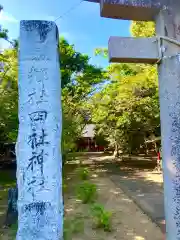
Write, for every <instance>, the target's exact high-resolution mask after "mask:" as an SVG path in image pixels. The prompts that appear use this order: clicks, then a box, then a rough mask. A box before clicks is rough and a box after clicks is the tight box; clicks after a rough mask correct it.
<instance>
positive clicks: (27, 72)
mask: <svg viewBox="0 0 180 240" xmlns="http://www.w3.org/2000/svg"><path fill="white" fill-rule="evenodd" d="M58 42H59V38H58V29H57V27H56V25H55V23H53V22H48V21H21V24H20V52H19V82H18V85H19V133H18V140H17V144H16V155H17V183H18V215H19V216H18V232H17V240H35V239H36V240H59V239H63V237H62V235H63V226H62V225H63V201H62V159H61V127H62V119H61V84H60V65H59V53H58Z"/></svg>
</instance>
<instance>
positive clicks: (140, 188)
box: [70, 153, 165, 233]
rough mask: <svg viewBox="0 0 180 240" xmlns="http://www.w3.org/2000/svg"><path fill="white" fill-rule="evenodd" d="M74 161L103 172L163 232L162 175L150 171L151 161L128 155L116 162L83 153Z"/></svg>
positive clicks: (97, 155)
mask: <svg viewBox="0 0 180 240" xmlns="http://www.w3.org/2000/svg"><path fill="white" fill-rule="evenodd" d="M77 159H78V160H80V161H81V162H82V163H83V164H84V165H85V166H88V167H90V168H92V169H93V170H95V171H96V172H98V173H101V172H102V174H104V173H106V174H107V175H108V177H109V178H110V179H111V180H112V181H113V182H114V183H115V184H116V186H117V187H119V188H120V189H121V190H123V191H124V193H125V194H126V195H127V196H128V197H130V198H131V199H132V200H133V201H134V202H135V203H136V204H137V205H138V206H139V207H140V208H141V210H142V211H143V212H144V213H146V214H147V215H148V216H149V218H151V219H152V221H154V222H155V223H156V224H157V225H158V226H159V227H160V228H161V230H162V232H163V233H165V216H164V200H163V180H162V174H161V173H157V172H155V171H154V168H155V166H156V161H155V159H152V158H150V157H144V156H132V157H131V158H130V159H129V158H128V157H125V158H123V159H124V161H120V160H118V159H116V160H115V159H113V158H112V157H111V156H107V154H102V153H84V154H80V155H78V157H77ZM73 162H74V161H73ZM70 165H71V164H70Z"/></svg>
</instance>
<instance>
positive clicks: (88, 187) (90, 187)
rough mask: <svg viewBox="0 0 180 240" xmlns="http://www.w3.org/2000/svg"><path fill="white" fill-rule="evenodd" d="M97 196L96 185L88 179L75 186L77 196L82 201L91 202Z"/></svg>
mask: <svg viewBox="0 0 180 240" xmlns="http://www.w3.org/2000/svg"><path fill="white" fill-rule="evenodd" d="M96 196H97V187H96V185H95V184H92V183H90V182H88V181H85V182H83V183H81V184H80V185H78V186H77V197H78V199H79V200H81V201H82V203H84V204H87V203H92V202H94V200H95V199H96Z"/></svg>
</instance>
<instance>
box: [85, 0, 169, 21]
mask: <svg viewBox="0 0 180 240" xmlns="http://www.w3.org/2000/svg"><path fill="white" fill-rule="evenodd" d="M85 1H88V2H94V3H99V4H100V8H101V16H102V17H106V18H116V19H125V20H135V21H154V20H155V17H156V15H157V14H158V12H159V11H160V9H161V8H162V7H163V6H164V5H165V4H164V1H163V0H85Z"/></svg>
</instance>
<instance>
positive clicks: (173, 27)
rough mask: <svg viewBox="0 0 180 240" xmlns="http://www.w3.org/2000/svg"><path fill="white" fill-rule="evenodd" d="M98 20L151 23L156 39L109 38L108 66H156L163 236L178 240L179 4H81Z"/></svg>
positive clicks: (148, 0) (175, 0) (168, 0)
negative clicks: (96, 7)
mask: <svg viewBox="0 0 180 240" xmlns="http://www.w3.org/2000/svg"><path fill="white" fill-rule="evenodd" d="M85 1H89V2H94V3H99V4H100V12H101V16H102V17H107V18H117V19H126V20H138V21H155V22H156V33H157V37H154V38H122V37H110V40H109V59H110V61H111V62H127V63H128V62H129V63H130V62H133V63H134V62H136V63H150V64H156V63H158V73H159V98H160V115H161V135H162V151H163V172H164V200H165V216H166V234H167V235H166V236H167V239H168V240H178V239H180V42H179V41H180V1H179V0H85Z"/></svg>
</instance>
